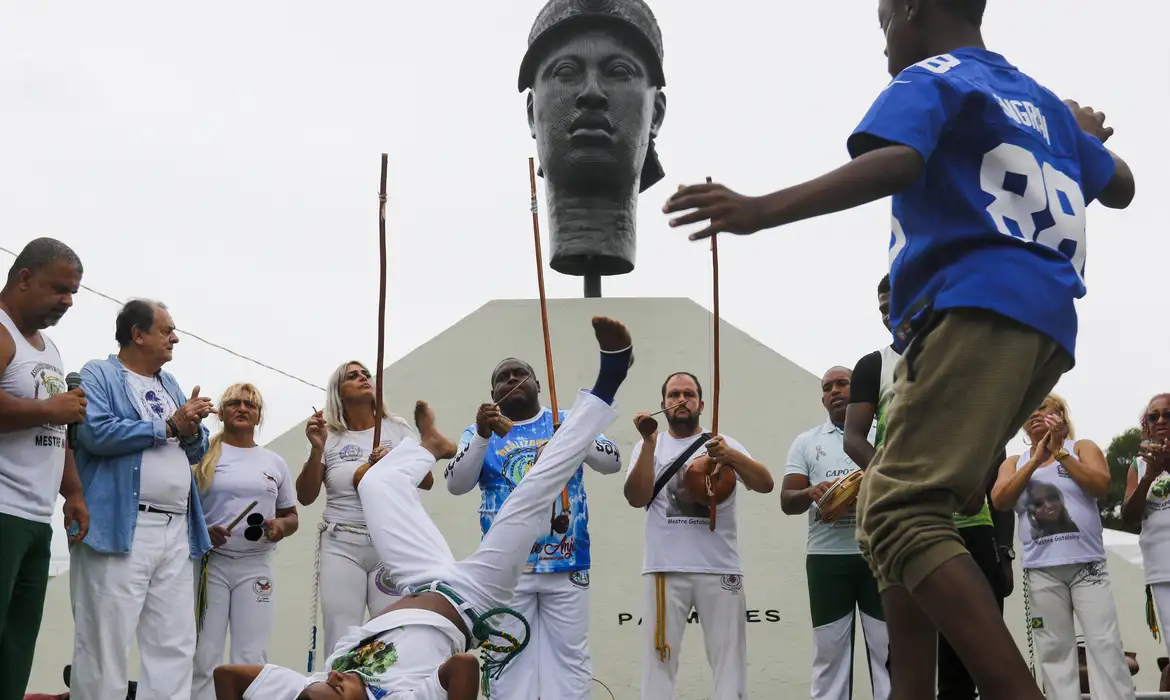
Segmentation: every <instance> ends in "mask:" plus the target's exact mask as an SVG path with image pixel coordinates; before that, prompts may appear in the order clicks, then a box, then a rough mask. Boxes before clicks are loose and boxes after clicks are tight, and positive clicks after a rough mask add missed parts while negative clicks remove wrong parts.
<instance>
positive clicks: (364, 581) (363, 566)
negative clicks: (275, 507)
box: [318, 523, 401, 654]
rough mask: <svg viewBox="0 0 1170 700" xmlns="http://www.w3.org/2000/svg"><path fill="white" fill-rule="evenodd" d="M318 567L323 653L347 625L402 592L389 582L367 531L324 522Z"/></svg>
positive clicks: (361, 620) (390, 602)
mask: <svg viewBox="0 0 1170 700" xmlns="http://www.w3.org/2000/svg"><path fill="white" fill-rule="evenodd" d="M318 536H319V537H320V538H321V541H320V546H321V565H320V569H319V572H320V573H319V575H320V577H321V578H320V584H319V591H320V596H321V621H322V627H323V628H324V634H325V646H324V647H321V648H323V649H325V650H326V654H328V653H329V652H330V651H332V650H333V648H334V647H335V646H337V641H338V640H339V639H341V638H342V637H344V636H345V633H346V631H347V630H348V629H349V628H350V627H357V626H359V625H361V624H362V623H364V622H365V621H366V620H367V619H369V618H371V617H374V616H375V615H378V614H379V613H381V612H382V611H383V610H385V609H386V608H388V607H390V606H391V605H393V604H394V602H395V601H397V600H398V599H399V598H400V597H401V596H400V595H398V593H397V591H395V590H394V589H393V587H392V586H390V585H388V579H387V575H386V569H385V567H383V566H382V560H381V558H380V557H379V556H378V552H377V550H376V549H374V544H373V542H372V541H371V540H370V536H369V535H362V534H358V533H356V532H349V531H346V529H345V526H340V527H339V526H337V525H334V524H332V523H325V531H324V532H320V533H318Z"/></svg>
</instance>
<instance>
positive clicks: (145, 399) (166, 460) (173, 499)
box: [126, 370, 191, 513]
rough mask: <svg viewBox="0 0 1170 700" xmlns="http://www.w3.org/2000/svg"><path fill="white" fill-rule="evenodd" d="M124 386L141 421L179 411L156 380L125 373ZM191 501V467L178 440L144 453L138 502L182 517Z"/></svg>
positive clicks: (159, 418) (157, 379)
mask: <svg viewBox="0 0 1170 700" xmlns="http://www.w3.org/2000/svg"><path fill="white" fill-rule="evenodd" d="M126 385H127V386H128V387H129V389H130V394H131V395H132V396H133V397H134V403H135V404H136V405H137V406H138V415H140V416H142V420H147V421H154V420H166V419H167V418H170V417H171V416H172V415H174V413H175V411H177V410H179V407H178V406H176V405H175V401H174V399H172V398H171V395H170V394H168V393H167V391H166V389H164V388H163V384H162V381H160V380H159V378H158V377H153V376H151V377H144V376H142V375H141V374H136V373H134V372H131V371H129V370H127V371H126ZM190 498H191V463H190V462H188V461H187V453H186V452H183V448H182V447H180V446H179V439H178V438H177V437H172V438H170V439H168V440H167V442H166V444H165V445H159V446H158V447H152V448H150V449H148V450H143V452H142V471H141V475H140V477H139V485H138V502H139V503H141V504H145V505H148V506H154V507H155V508H158V509H159V510H165V511H168V512H171V513H185V512H187V502H188V501H189V500H190Z"/></svg>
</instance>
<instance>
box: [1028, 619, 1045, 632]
mask: <svg viewBox="0 0 1170 700" xmlns="http://www.w3.org/2000/svg"><path fill="white" fill-rule="evenodd" d="M1031 625H1032V629H1034V630H1042V629H1044V618H1042V617H1033V618H1032V620H1031Z"/></svg>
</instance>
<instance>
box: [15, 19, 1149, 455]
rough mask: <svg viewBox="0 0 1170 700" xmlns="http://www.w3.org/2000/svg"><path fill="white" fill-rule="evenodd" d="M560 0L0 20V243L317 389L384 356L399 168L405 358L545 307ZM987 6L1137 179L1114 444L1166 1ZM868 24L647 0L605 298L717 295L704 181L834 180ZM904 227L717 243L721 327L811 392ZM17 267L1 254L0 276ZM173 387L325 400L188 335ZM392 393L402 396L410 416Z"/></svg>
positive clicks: (856, 110) (1092, 341) (1108, 350)
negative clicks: (522, 89) (640, 91)
mask: <svg viewBox="0 0 1170 700" xmlns="http://www.w3.org/2000/svg"><path fill="white" fill-rule="evenodd" d="M542 4H543V2H542V0H511V1H510V2H497V3H493V2H481V1H475V0H458V1H456V2H425V3H423V2H409V3H403V2H366V1H361V2H359V1H356V0H355V1H353V2H344V3H327V4H326V3H319V2H291V1H282V2H273V1H267V2H261V1H258V0H252V1H250V2H246V3H241V2H203V3H199V4H198V5H190V4H179V3H158V2H136V3H130V2H114V1H111V0H106V1H104V2H100V3H96V2H80V1H77V2H51V3H50V2H40V1H36V0H5V2H4V3H3V6H2V7H0V245H2V246H3V247H5V248H8V249H10V250H13V251H18V250H19V249H20V248H21V247H22V246H23V245H24V244H25V243H26V242H27V241H29V240H30V239H32V238H35V237H37V236H53V237H56V238H60V239H62V240H64V241H66V242H68V243H69V244H70V245H72V246H73V247H74V248H75V249H76V250H77V251H78V253H79V254H80V255H81V257H82V260H83V262H84V264H85V277H84V280H83V282H84V283H85V284H87V285H89V286H92V287H94V288H96V289H98V290H101V291H103V292H105V293H107V294H110V295H112V296H114V297H117V298H119V299H124V298H128V297H133V296H147V297H156V298H160V299H162V300H164V301H166V302H167V303H168V304H169V305H170V307H171V309H172V311H173V315H174V318H175V321H176V323H177V324H178V326H179V327H180V328H181V329H186V330H190V331H192V332H195V333H198V334H200V335H203V336H205V337H207V338H209V339H212V340H214V341H217V342H219V343H223V344H225V345H227V346H229V347H231V348H234V349H235V350H237V351H239V352H241V353H244V354H247V355H251V356H254V357H257V358H259V359H261V360H263V361H264V362H267V363H269V364H272V365H274V366H276V367H279V368H282V369H284V370H286V371H288V372H290V373H292V374H295V375H297V376H300V377H303V378H305V379H307V380H309V381H311V382H313V383H315V384H319V385H322V386H323V385H324V384H325V381H326V378H327V375H328V373H329V372H330V371H331V370H332V368H333V367H334V366H335V365H336V364H337V363H338V362H340V361H342V360H345V359H348V358H350V357H358V358H362V359H364V360H366V361H367V362H368V363H369V364H371V365H372V364H373V363H374V355H375V349H376V320H377V298H376V296H377V283H378V262H377V252H378V244H377V218H376V211H377V203H376V189H377V178H378V159H379V154H380V153H381V152H383V151H385V152H388V153H389V154H390V184H389V191H390V203H389V206H388V218H389V223H388V228H389V235H390V275H389V308H390V312H389V318H390V320H391V325H390V327H389V329H388V332H387V338H386V347H387V364H389V363H391V362H393V361H394V360H395V359H396V358H398V357H400V356H402V355H404V354H405V353H407V352H409V351H410V350H411V349H413V348H415V347H417V346H418V345H420V344H422V343H423V342H425V341H427V340H428V339H430V338H431V337H433V336H434V335H436V334H437V333H439V332H440V331H442V330H443V329H444V328H446V327H447V326H449V325H451V324H453V323H454V322H456V321H458V320H459V319H460V318H462V317H463V316H465V315H466V314H468V313H470V312H471V311H473V310H474V309H476V308H477V307H479V306H480V305H482V304H483V303H484V302H486V301H488V300H490V299H508V298H525V297H526V298H531V297H535V295H536V285H535V275H534V270H533V266H532V257H533V255H532V248H531V240H532V238H531V235H532V234H531V227H530V216H529V211H528V175H527V158H528V157H529V156H532V155H535V145H534V143H533V141H532V140H531V138H530V136H529V133H528V128H527V123H526V120H525V115H524V96H523V95H522V94H520V93H518V92H517V90H516V74H517V69H518V66H519V63H520V59H521V57H522V55H523V53H524V49H525V46H526V40H527V34H528V31H529V27H530V26H531V22H532V20H533V18H534V17H535V15H536V13H537V11H538V10H539V9H540V7H541V5H542ZM989 4H990V8H989V9H988V12H987V17H986V22H985V36H986V39H987V42H988V44H989V47H990V48H992V49H993V50H997V51H999V52H1001V53H1003V54H1005V55H1006V56H1007V58H1008V59H1009V60H1011V61H1013V62H1014V63H1015V64H1016V65H1018V66H1020V67H1021V68H1022V69H1023V70H1025V71H1027V72H1028V73H1030V74H1031V75H1032V76H1034V77H1035V78H1037V79H1038V80H1040V81H1041V82H1042V83H1044V84H1046V85H1047V86H1048V87H1050V88H1052V89H1053V90H1054V91H1055V92H1057V93H1058V94H1060V95H1062V96H1067V97H1071V98H1074V99H1077V100H1079V101H1080V102H1081V103H1082V104H1089V105H1093V106H1094V107H1098V108H1100V109H1103V110H1104V111H1105V112H1106V114H1107V115H1108V117H1109V123H1110V124H1111V125H1112V126H1114V127H1115V128H1116V135H1115V136H1114V137H1113V139H1112V140H1111V141H1110V144H1109V145H1110V147H1112V148H1113V149H1114V150H1116V151H1117V152H1119V153H1120V154H1122V155H1123V156H1124V157H1125V158H1127V159H1128V160H1129V162H1130V164H1131V166H1132V168H1133V170H1134V172H1135V174H1136V177H1137V181H1138V196H1137V199H1136V201H1135V203H1134V205H1133V206H1132V207H1131V208H1130V209H1129V210H1128V211H1124V212H1110V211H1106V210H1104V209H1102V208H1101V207H1100V206H1099V205H1095V206H1093V207H1092V208H1091V209H1090V213H1089V240H1090V246H1089V255H1088V266H1087V273H1086V274H1087V284H1088V288H1089V294H1088V296H1087V297H1086V299H1085V300H1084V301H1083V302H1081V303H1080V305H1079V309H1080V318H1081V333H1080V338H1079V353H1078V358H1077V359H1078V363H1077V367H1076V368H1075V369H1074V370H1073V372H1072V373H1070V374H1069V375H1067V377H1066V378H1065V379H1064V381H1062V382H1061V384H1060V387H1059V390H1060V391H1061V392H1063V393H1064V394H1065V395H1066V396H1067V398H1068V399H1069V400H1070V402H1071V405H1072V411H1073V418H1074V420H1075V421H1076V423H1077V425H1078V428H1079V429H1080V432H1081V434H1082V436H1084V437H1089V438H1092V439H1094V440H1096V441H1098V443H1100V444H1101V446H1102V447H1105V446H1106V445H1107V444H1108V442H1109V440H1110V439H1111V438H1112V437H1113V436H1114V435H1115V434H1117V433H1118V432H1120V431H1122V430H1124V429H1126V428H1127V427H1130V426H1132V425H1134V424H1135V421H1136V419H1137V416H1138V414H1139V412H1140V411H1141V410H1142V408H1143V407H1144V405H1145V401H1146V399H1147V398H1148V397H1149V396H1150V395H1152V394H1154V393H1156V392H1160V391H1166V390H1170V370H1168V369H1167V365H1166V363H1164V362H1163V361H1161V360H1159V359H1158V358H1160V357H1164V355H1165V353H1166V350H1167V347H1168V346H1170V329H1168V327H1167V324H1166V323H1165V321H1164V319H1165V309H1166V300H1165V299H1163V298H1162V297H1163V295H1164V294H1165V287H1164V284H1162V283H1160V282H1158V281H1157V280H1158V279H1159V277H1158V276H1159V273H1162V272H1163V270H1164V269H1165V264H1166V261H1167V260H1170V242H1168V241H1167V235H1166V234H1167V233H1168V232H1170V228H1168V226H1167V223H1166V216H1165V213H1164V210H1165V206H1166V205H1165V201H1166V192H1167V191H1170V178H1168V176H1167V171H1166V168H1165V165H1164V164H1165V163H1166V162H1168V161H1170V153H1168V152H1167V151H1168V146H1167V143H1168V141H1167V139H1166V138H1165V125H1166V114H1167V111H1168V109H1170V99H1168V97H1167V95H1168V94H1170V89H1168V88H1170V85H1168V79H1167V74H1168V73H1167V69H1168V68H1170V49H1168V48H1167V43H1166V42H1165V40H1164V38H1163V37H1162V30H1163V28H1164V27H1165V26H1166V24H1167V20H1168V19H1170V17H1168V12H1167V6H1166V4H1165V3H1161V2H1157V3H1155V2H1149V1H1148V0H1141V1H1139V0H1113V1H1112V2H1110V3H1107V4H1105V5H1102V4H1101V3H1100V2H1097V1H1096V0H1015V1H1014V2H1006V1H1005V0H991V2H990V3H989ZM876 5H877V3H876V0H832V2H812V3H808V2H794V1H791V0H789V1H785V2H760V1H759V0H723V2H720V3H711V2H700V1H699V0H670V1H669V2H664V1H661V0H660V1H659V2H656V3H654V5H653V6H654V9H655V11H656V13H657V15H658V18H659V21H660V23H661V27H662V31H663V34H664V37H665V45H666V64H665V70H666V76H667V90H666V91H667V96H668V106H667V115H666V120H665V123H664V125H663V128H662V132H661V136H660V139H659V145H658V149H659V153H660V155H661V157H662V161H663V165H664V167H665V169H666V173H667V176H666V179H665V180H664V181H663V182H662V183H660V184H659V185H657V186H656V187H654V188H653V189H651V190H650V191H649V192H647V193H644V194H643V195H642V199H641V206H640V216H639V230H638V258H637V268H636V269H635V271H634V272H633V273H632V274H629V275H626V276H624V277H620V278H607V279H606V280H605V294H606V296H688V297H691V298H693V299H695V300H696V301H697V302H699V303H700V304H703V305H704V306H707V307H708V308H709V307H710V303H711V300H710V270H709V262H708V261H709V258H708V255H709V253H708V248H707V245H706V244H703V243H689V242H687V241H686V238H685V234H684V233H682V232H679V231H672V230H670V229H669V227H668V226H667V219H666V217H665V216H663V215H662V214H661V211H660V208H661V206H662V203H663V201H664V200H665V198H666V197H667V196H668V195H669V193H670V192H671V190H673V189H674V187H675V186H676V185H678V184H680V183H693V182H699V181H702V180H703V178H704V177H705V176H707V175H711V176H713V177H714V178H716V180H717V181H722V182H725V183H726V184H728V185H729V186H731V187H732V188H734V189H737V190H739V191H742V192H744V193H748V194H762V193H764V192H767V191H772V190H774V189H777V188H779V187H781V186H785V185H789V184H795V183H797V182H799V181H800V180H802V179H805V178H808V177H810V176H815V175H819V174H821V173H822V172H823V171H825V170H827V169H830V168H832V167H835V166H837V165H839V164H841V163H842V162H844V160H845V158H846V151H845V139H846V137H847V136H848V134H849V133H850V131H851V130H852V129H853V127H854V126H855V125H856V124H857V122H858V121H859V120H860V119H861V117H862V115H863V114H864V113H865V111H866V109H867V107H868V106H869V105H870V103H871V102H872V100H873V99H874V98H875V97H876V96H877V95H878V93H879V92H880V91H881V90H882V88H883V87H884V86H885V85H886V83H887V82H888V80H889V78H888V76H887V75H886V73H885V67H886V61H885V59H884V57H883V56H882V49H883V37H882V33H881V31H880V30H879V27H878V22H877V14H876ZM1159 163H1161V164H1163V165H1158V164H1159ZM542 212H543V205H542ZM1160 212H1161V213H1160ZM546 234H547V231H546ZM889 235H890V234H889V202H879V203H875V204H872V205H870V206H867V207H864V208H862V209H858V210H855V211H852V212H848V213H844V214H840V215H836V216H831V217H825V218H821V219H817V220H813V221H808V222H805V223H802V224H798V225H794V226H790V227H788V228H786V229H782V230H777V231H769V232H764V233H760V234H757V235H756V236H753V237H749V238H741V239H735V240H732V239H730V238H728V239H727V240H726V241H725V243H724V245H723V247H722V248H721V253H722V256H721V272H722V273H723V274H722V276H721V277H722V281H723V288H722V297H721V307H722V310H723V314H724V317H725V318H726V319H727V320H728V321H729V322H731V323H734V324H735V325H737V326H738V327H740V328H742V329H743V330H745V331H746V332H748V333H750V334H751V335H753V336H755V337H756V338H757V339H759V340H760V341H762V342H763V343H765V344H767V345H768V346H770V347H772V348H773V349H775V350H776V351H777V352H780V353H781V354H783V355H785V356H786V357H788V358H790V359H791V360H793V361H795V362H796V363H798V364H799V365H801V366H803V367H805V368H807V369H808V370H809V371H811V372H814V373H816V374H817V375H818V376H819V375H820V373H821V372H822V371H823V370H825V369H827V368H828V367H830V366H832V365H836V364H844V365H848V366H852V365H853V363H854V362H855V361H856V360H857V359H858V358H859V357H860V356H861V355H863V354H864V353H866V352H868V351H870V350H873V349H874V348H877V347H879V346H880V345H882V344H883V343H884V342H886V340H887V334H886V331H885V329H884V328H883V327H882V326H881V323H880V319H879V316H878V314H877V311H876V310H875V303H874V298H875V287H876V285H877V282H878V280H879V279H880V278H881V276H882V275H883V274H884V273H885V271H886V265H887V256H886V250H887V245H888V240H889ZM546 259H547V248H546ZM10 261H11V258H9V257H8V256H6V255H2V254H0V267H7V266H8V265H9V264H10ZM545 274H546V280H547V285H548V293H549V295H550V296H552V297H578V296H580V295H581V280H580V279H579V278H575V277H565V276H562V275H559V274H557V273H554V272H552V271H551V270H546V273H545ZM116 312H117V305H116V304H113V303H111V302H110V301H107V300H105V299H101V298H98V297H96V296H94V295H93V294H90V293H88V292H82V293H81V294H79V295H78V296H77V297H76V299H75V306H74V308H73V310H72V311H70V313H69V314H68V315H67V316H66V317H65V318H64V320H63V321H62V322H61V324H60V325H59V326H58V327H57V328H54V329H53V330H52V331H51V334H52V337H53V338H54V339H55V340H56V342H57V343H58V345H59V346H60V347H61V349H62V352H63V354H64V358H65V362H66V365H67V367H68V369H69V370H75V369H78V368H79V367H80V365H81V364H82V363H84V362H85V361H86V360H89V359H92V358H95V357H104V356H105V355H106V354H107V353H109V352H112V351H113V350H114V348H115V344H114V341H113V321H114V316H115V314H116ZM532 332H534V333H536V332H539V329H538V328H533V329H532ZM168 369H169V370H170V371H172V372H173V373H174V374H175V375H176V376H177V377H178V378H179V380H180V382H181V383H182V384H183V385H184V386H185V387H186V388H187V389H188V390H189V389H190V388H191V387H192V386H193V385H195V384H200V385H201V386H202V387H203V390H204V393H205V394H207V393H211V394H213V395H215V396H218V394H219V392H220V391H222V389H223V388H224V387H225V386H227V385H228V384H229V383H231V382H234V381H241V380H247V381H252V382H255V383H257V384H258V385H259V386H260V387H261V389H262V390H263V392H264V393H265V398H266V402H267V404H268V409H269V410H268V415H267V424H266V426H265V430H264V436H265V437H266V438H269V439H270V438H273V437H275V436H277V435H279V434H280V433H281V432H283V431H284V430H285V429H287V428H288V427H289V426H291V425H293V424H295V423H296V422H297V421H299V420H301V419H303V418H304V417H306V416H307V415H308V413H309V412H310V410H311V409H310V407H311V406H313V405H316V406H318V407H320V406H321V405H322V397H323V395H322V392H320V391H318V390H316V389H313V388H310V387H307V386H304V385H302V384H299V383H297V382H296V381H293V380H290V379H286V378H284V377H282V376H280V375H278V374H274V373H272V372H270V371H268V370H265V369H262V368H259V367H256V366H254V365H251V364H249V363H247V362H245V361H242V360H239V359H237V358H234V357H232V356H231V355H228V354H225V353H224V352H222V351H220V350H216V349H213V348H210V347H207V346H205V345H202V344H200V343H198V342H197V341H195V340H192V339H190V338H184V339H183V340H182V342H181V343H180V345H179V347H178V348H177V349H176V353H175V361H174V362H173V363H172V364H171V365H169V366H168ZM438 369H439V368H436V370H438ZM809 390H810V391H813V392H815V391H817V388H816V387H815V386H810V388H809ZM724 391H725V392H728V393H730V392H734V391H735V387H731V386H725V387H724ZM394 398H395V401H394V404H395V407H396V408H405V407H408V406H409V405H410V401H411V400H412V399H413V398H414V397H394ZM399 399H401V400H399ZM469 415H470V414H469ZM774 466H777V465H774ZM295 468H296V467H295V465H294V469H295Z"/></svg>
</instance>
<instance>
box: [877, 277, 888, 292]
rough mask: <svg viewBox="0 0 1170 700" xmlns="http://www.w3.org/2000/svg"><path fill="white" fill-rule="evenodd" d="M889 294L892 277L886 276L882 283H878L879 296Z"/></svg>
mask: <svg viewBox="0 0 1170 700" xmlns="http://www.w3.org/2000/svg"><path fill="white" fill-rule="evenodd" d="M889 293H890V276H889V275H886V276H885V277H883V278H882V281H881V282H878V294H889Z"/></svg>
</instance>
